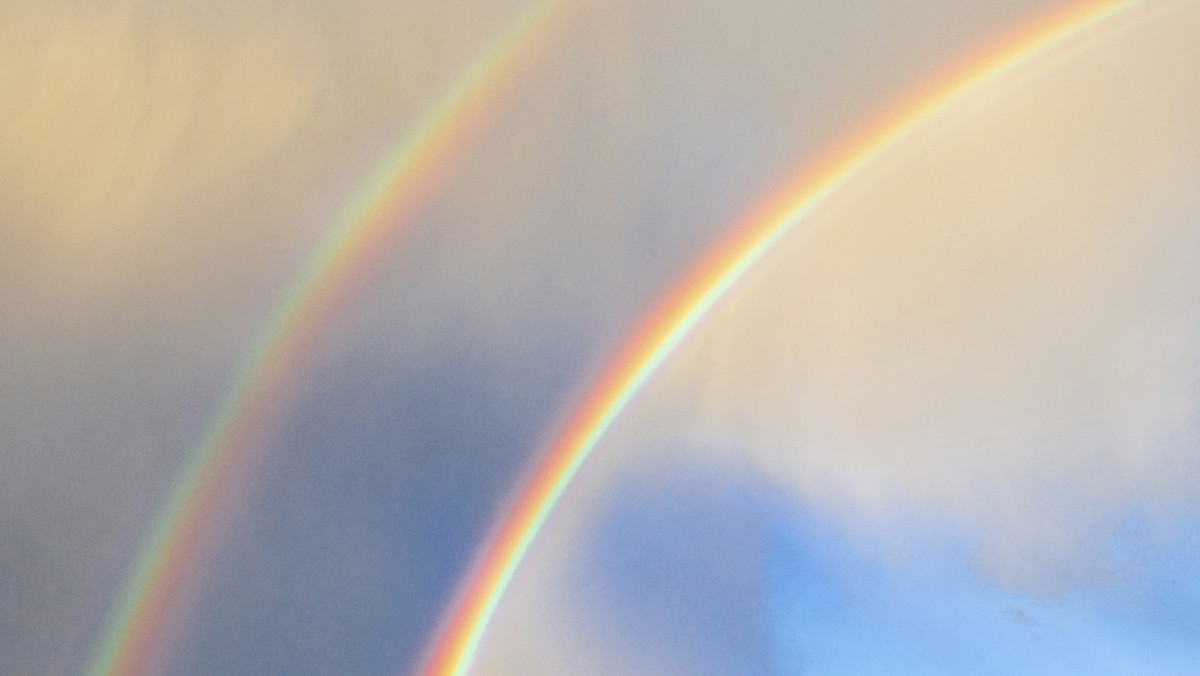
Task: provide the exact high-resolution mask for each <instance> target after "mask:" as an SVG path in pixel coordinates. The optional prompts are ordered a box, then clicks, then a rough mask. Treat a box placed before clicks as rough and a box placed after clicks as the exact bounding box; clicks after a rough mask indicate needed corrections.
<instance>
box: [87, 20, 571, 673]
mask: <svg viewBox="0 0 1200 676" xmlns="http://www.w3.org/2000/svg"><path fill="white" fill-rule="evenodd" d="M563 6H564V3H563V2H562V1H561V0H539V1H538V2H535V3H534V4H532V5H531V6H530V7H529V8H528V9H527V10H526V11H525V12H524V13H523V14H522V15H521V16H520V17H519V18H518V20H516V21H515V22H514V23H513V24H512V25H511V26H510V27H509V29H508V30H507V31H506V32H505V34H504V35H503V36H501V37H500V39H498V40H497V41H496V42H495V43H493V44H492V45H491V46H490V48H489V49H488V50H487V51H486V52H485V53H484V54H483V55H482V56H481V58H479V59H478V60H477V61H476V62H475V63H474V65H473V66H472V67H471V69H470V70H469V71H468V72H467V73H466V74H465V75H464V76H463V77H462V78H461V79H459V80H458V81H457V82H456V83H454V85H453V86H452V87H451V89H450V90H449V91H448V92H447V93H446V94H445V96H444V97H443V98H442V99H441V102H440V104H439V105H437V106H436V107H435V108H433V109H432V110H431V111H429V113H428V114H427V115H426V116H425V117H424V118H423V119H422V120H421V121H420V123H419V124H417V125H416V126H415V127H414V128H413V129H412V130H411V131H410V132H409V133H408V134H407V135H405V136H404V137H403V138H402V139H401V141H400V143H399V144H398V145H397V146H396V147H395V149H394V150H393V151H392V152H391V153H390V155H389V156H388V157H387V158H386V159H385V160H384V161H383V163H382V164H381V165H380V168H379V170H378V171H377V172H376V173H375V174H374V175H373V176H372V177H371V179H370V181H369V182H367V183H366V184H365V185H364V186H363V187H362V189H360V190H359V191H358V192H357V194H356V197H355V198H354V200H353V201H352V202H350V204H349V205H348V206H347V207H346V208H345V209H344V210H343V213H342V216H341V218H340V219H339V220H338V222H337V223H336V225H335V226H334V227H333V228H332V229H331V230H330V231H329V233H328V234H327V236H325V237H324V239H323V240H322V242H321V243H320V245H319V246H318V247H317V249H316V250H315V252H314V253H313V254H312V256H311V257H310V259H309V262H308V264H307V265H306V266H305V268H304V270H303V272H302V274H301V275H300V277H299V279H298V281H297V282H296V283H295V284H294V285H293V287H292V289H291V291H290V292H289V293H288V294H287V296H286V298H285V299H284V301H283V302H282V303H281V304H280V305H279V306H278V309H277V310H276V311H275V313H274V315H273V317H272V318H271V320H270V322H269V323H268V329H267V330H266V332H265V333H264V334H263V336H262V338H261V339H260V340H259V341H258V343H257V344H256V346H255V348H254V349H253V351H252V352H251V354H250V355H249V358H248V359H247V360H246V362H245V366H244V367H243V369H242V371H241V374H240V376H239V377H238V379H237V381H236V382H235V384H234V386H233V387H232V388H231V389H230V390H229V392H228V393H227V394H226V396H225V398H224V400H223V401H222V403H221V405H220V407H219V408H218V409H217V411H216V412H215V415H214V416H213V418H212V419H211V422H210V424H209V426H208V428H207V431H206V432H205V433H204V435H203V437H202V438H201V439H200V441H199V443H198V444H197V445H196V447H195V450H194V451H193V452H192V454H191V456H190V459H189V461H188V463H187V465H186V467H185V468H184V470H183V472H182V473H181V474H180V476H179V477H178V478H177V480H176V481H175V483H174V485H173V488H172V491H171V493H170V497H169V500H168V502H167V504H166V505H165V506H164V507H163V509H162V510H161V512H160V514H159V516H158V518H157V520H156V522H155V523H154V526H153V530H152V532H151V534H150V537H149V538H148V539H147V540H146V541H145V542H144V543H143V546H142V549H141V552H140V554H139V556H138V558H137V560H136V564H135V566H134V567H133V568H132V570H131V574H130V575H129V576H128V577H127V579H126V581H125V583H124V585H123V586H122V588H121V590H120V592H119V595H118V597H117V598H118V602H117V604H116V605H115V606H114V608H113V609H112V610H111V611H110V613H109V616H108V617H107V618H106V620H105V623H104V626H103V628H102V631H101V639H100V641H99V642H98V643H97V645H96V648H95V650H94V653H93V655H92V658H91V661H90V663H89V666H88V668H87V673H89V674H92V675H94V676H102V675H105V674H111V675H118V674H119V675H122V676H126V675H133V674H144V673H149V672H153V671H156V670H158V668H160V667H161V666H162V665H161V664H160V663H159V662H160V661H161V660H162V659H163V658H164V652H165V650H166V645H165V644H168V643H169V642H170V638H171V636H170V634H171V633H172V631H173V630H174V629H175V627H176V626H177V625H178V624H179V622H180V621H181V620H180V616H181V615H182V614H183V606H186V604H187V602H188V601H190V600H191V599H190V597H191V596H192V595H194V594H195V586H196V585H197V578H198V576H199V575H200V570H201V567H202V564H203V561H204V559H205V558H206V555H207V554H209V553H210V552H211V549H212V547H213V545H214V540H215V538H216V536H217V533H219V531H220V530H221V529H220V523H221V516H222V514H224V513H226V512H227V511H228V509H229V507H228V505H229V503H231V502H234V501H235V499H236V495H237V492H236V491H235V490H234V488H235V487H236V486H237V485H238V479H239V477H243V476H245V475H246V474H247V473H248V471H249V470H250V469H252V467H253V466H254V464H255V452H254V449H255V447H256V445H255V444H254V441H255V435H256V434H261V429H260V428H261V427H262V426H263V425H264V423H265V421H267V420H269V419H270V418H271V417H272V416H271V413H272V412H273V409H274V408H277V407H278V403H277V402H278V401H279V400H280V399H281V397H282V394H283V393H284V392H286V391H287V386H288V384H289V382H290V381H291V380H292V379H294V378H295V377H296V372H297V371H298V366H299V365H300V364H302V363H303V362H304V361H305V359H306V358H307V356H308V355H310V354H311V352H312V349H313V347H314V346H315V345H316V344H317V343H318V342H319V340H320V338H321V336H322V335H323V332H322V327H325V326H327V325H328V324H329V318H330V316H331V315H333V314H334V313H335V312H336V311H337V308H338V306H339V302H338V301H339V300H340V299H341V298H343V297H344V296H345V294H346V293H347V292H348V290H349V289H350V288H352V286H353V282H354V281H355V279H356V277H357V276H359V275H361V274H363V271H364V269H366V268H369V267H370V266H369V265H368V263H369V260H370V258H371V256H372V255H378V254H379V253H380V252H382V251H385V250H386V246H385V245H386V244H387V243H388V241H389V240H390V239H391V238H394V237H395V236H396V232H397V231H398V229H400V228H401V226H402V225H403V222H404V216H405V214H406V213H407V212H408V211H409V210H410V209H412V208H413V207H414V206H415V205H416V204H417V203H418V202H419V200H420V199H421V198H422V197H423V196H424V195H426V194H428V192H429V191H430V190H432V189H433V188H434V184H435V182H436V180H437V179H438V178H439V177H440V176H441V174H442V173H443V171H444V170H445V168H446V165H447V164H448V163H449V162H450V160H451V159H452V157H453V155H454V152H453V151H454V150H455V149H456V147H457V146H458V145H459V144H461V143H462V142H463V140H464V136H466V135H467V132H468V131H469V130H470V128H471V126H472V125H473V124H475V123H478V122H480V121H482V119H483V118H485V117H486V115H485V113H486V112H487V110H488V104H489V103H491V102H493V101H495V100H496V99H497V98H498V95H499V94H500V93H501V91H502V90H503V88H504V87H505V85H506V84H507V83H509V82H510V81H511V79H512V76H513V75H514V74H515V72H517V70H518V66H519V64H521V63H522V62H523V58H522V57H524V56H526V55H527V54H528V53H529V52H530V51H531V47H532V46H533V45H534V44H536V43H537V41H538V39H539V38H541V37H544V36H545V35H546V34H547V29H548V27H549V26H550V25H552V23H553V21H552V19H553V18H554V17H555V16H557V15H558V14H559V12H557V10H559V9H560V8H561V7H563Z"/></svg>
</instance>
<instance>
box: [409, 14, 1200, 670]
mask: <svg viewBox="0 0 1200 676" xmlns="http://www.w3.org/2000/svg"><path fill="white" fill-rule="evenodd" d="M1190 1H1192V0H1174V1H1173V2H1164V3H1161V4H1159V5H1156V6H1155V9H1154V10H1153V12H1152V13H1153V14H1155V15H1157V14H1160V13H1161V12H1164V11H1166V10H1167V9H1169V8H1173V7H1178V6H1182V5H1184V4H1186V3H1187V2H1190ZM1141 4H1143V3H1142V2H1141V1H1140V0H1117V1H1114V0H1107V1H1104V2H1099V3H1097V2H1094V1H1093V2H1091V3H1088V4H1085V5H1082V6H1078V7H1072V8H1069V9H1067V10H1065V11H1062V12H1059V13H1057V14H1054V15H1051V16H1046V17H1044V18H1042V19H1040V20H1038V21H1036V22H1034V23H1033V24H1032V25H1031V26H1029V27H1027V28H1026V29H1024V30H1023V31H1020V32H1019V33H1018V34H1016V35H1015V36H1013V37H1011V38H1009V39H1008V40H1005V41H1003V42H1001V43H999V44H997V45H995V46H993V47H992V48H991V49H988V50H986V51H984V52H982V53H981V54H979V55H978V56H976V57H975V58H973V59H970V60H968V61H967V62H966V63H965V64H964V65H963V66H961V67H960V68H958V69H956V70H954V71H952V72H951V73H949V74H947V75H946V76H944V77H943V78H941V79H939V80H937V81H935V82H934V83H933V84H932V86H930V87H928V88H926V89H924V90H921V91H918V92H917V93H916V94H915V95H914V96H913V97H911V99H909V101H908V102H907V103H905V104H903V105H901V106H898V107H897V108H895V109H894V110H892V111H891V112H890V114H888V115H885V116H883V117H882V118H881V120H882V121H881V123H879V124H878V125H876V126H874V127H872V128H870V129H868V130H866V132H865V133H863V134H861V135H860V136H858V137H857V138H856V139H854V140H852V142H851V143H849V144H847V145H845V146H844V147H841V148H837V149H835V152H832V153H830V155H829V158H830V159H828V160H826V161H823V162H819V163H818V164H817V165H816V166H817V169H816V170H815V171H806V172H803V173H801V174H800V175H799V176H798V177H797V178H795V179H794V180H793V181H791V182H789V183H788V184H787V185H785V186H784V187H783V189H782V190H780V191H778V193H777V194H776V196H775V197H774V198H773V199H771V200H769V201H768V202H767V203H766V204H765V205H764V206H763V207H762V208H760V209H758V210H757V211H755V212H753V213H752V214H750V216H749V217H748V218H746V219H745V220H744V221H742V222H741V223H739V224H737V225H736V226H735V227H734V228H733V230H732V232H733V235H732V236H731V237H729V238H728V239H727V240H726V241H724V242H723V243H722V244H721V245H719V246H718V247H716V248H715V249H714V250H713V252H712V253H711V254H710V255H709V256H708V257H706V258H705V259H704V260H703V261H701V263H700V264H699V265H698V266H697V267H696V268H695V270H694V271H693V272H692V273H691V274H690V275H689V276H688V277H687V278H686V279H685V280H683V282H682V283H681V284H680V285H678V286H677V287H676V291H675V292H674V293H673V294H672V295H670V296H669V297H668V298H666V299H665V301H664V302H663V303H661V304H660V306H659V308H658V310H657V311H655V312H653V313H652V314H651V315H650V316H649V318H648V319H647V320H646V321H645V322H644V323H643V324H642V326H641V328H640V330H638V331H637V332H636V333H635V334H634V335H633V337H632V338H631V339H630V340H629V341H628V343H627V346H626V348H625V349H624V350H623V351H622V352H621V353H620V354H619V355H618V356H617V358H616V359H615V360H614V361H613V362H612V365H611V367H610V368H609V370H608V371H607V373H606V374H605V375H603V376H602V377H601V379H600V381H599V382H598V383H596V384H595V386H594V387H593V388H592V389H591V391H590V394H589V395H588V396H587V397H586V399H585V400H584V403H583V404H582V406H581V407H580V408H579V409H578V410H577V411H575V413H574V415H573V417H571V418H570V419H569V420H568V422H567V424H566V425H565V428H564V429H563V430H562V431H561V432H560V433H559V435H558V437H557V439H556V441H555V442H554V443H553V444H552V445H551V446H550V447H549V451H548V452H547V454H546V455H545V458H544V460H542V462H541V464H540V465H539V466H537V467H535V468H534V473H533V474H532V476H531V477H530V478H529V480H528V482H527V484H526V485H525V487H524V490H523V491H522V492H521V493H519V494H518V495H517V497H516V501H515V503H514V504H513V506H512V508H511V509H510V511H509V512H508V514H507V515H506V517H505V518H504V519H503V520H502V521H500V522H499V526H498V528H497V530H496V531H495V532H494V534H493V536H492V537H491V539H490V540H489V542H488V544H487V545H486V546H485V547H484V548H483V550H482V551H481V554H480V556H479V558H478V560H477V562H476V564H475V566H474V568H473V570H472V573H471V574H470V575H469V576H468V577H467V578H466V580H465V584H464V586H463V587H462V589H461V590H460V592H459V596H458V597H457V600H456V602H455V604H454V606H453V607H452V608H451V611H450V614H449V615H448V616H447V618H446V620H445V622H444V625H443V627H442V629H441V631H440V633H439V635H438V638H437V641H436V642H435V643H433V644H432V645H431V646H430V650H429V652H428V657H427V660H426V663H425V670H424V673H425V674H426V675H427V676H462V675H463V674H465V673H466V672H467V670H468V669H469V668H470V667H471V664H472V662H473V660H474V658H475V654H476V652H477V650H478V648H479V644H480V641H481V640H482V638H483V635H484V632H485V631H486V630H487V627H488V623H489V622H490V620H491V619H492V616H493V615H494V613H495V612H496V608H497V606H498V604H499V603H500V600H501V598H502V597H503V596H504V593H505V590H506V589H507V588H508V586H509V583H510V582H511V581H512V579H513V576H514V575H515V574H516V572H517V569H518V568H519V567H520V565H521V562H522V561H523V560H524V559H525V555H526V553H527V552H528V550H529V547H530V546H531V544H532V543H533V541H534V539H535V538H536V537H537V535H538V533H539V532H540V531H541V529H542V526H543V525H544V524H545V522H546V520H547V518H549V516H550V514H551V512H553V511H554V508H555V505H556V504H557V503H558V501H559V499H560V498H561V497H562V495H563V492H564V491H565V490H566V489H567V487H568V486H569V485H570V484H571V482H572V480H573V479H574V477H575V476H576V474H578V472H579V470H580V468H581V467H582V466H583V464H584V463H585V462H586V461H587V459H588V456H589V455H590V454H591V453H592V451H593V450H594V449H595V448H596V445H597V444H598V443H599V441H600V440H601V438H602V437H604V435H605V433H606V432H607V431H608V429H609V428H610V427H611V426H612V425H613V423H614V422H615V421H616V420H617V419H618V418H619V417H620V416H621V413H622V412H623V411H624V410H625V408H626V407H627V406H629V404H630V402H631V401H632V400H633V399H634V398H635V397H636V396H637V394H638V393H639V392H640V391H641V390H642V389H643V388H644V387H645V386H646V383H647V382H648V381H649V380H650V379H651V378H652V377H653V376H654V374H655V373H656V372H657V371H658V369H659V368H660V367H661V366H662V364H663V362H665V361H666V360H667V359H668V358H670V356H671V355H672V354H673V353H674V352H675V351H676V350H677V349H678V348H679V346H680V345H681V344H682V343H683V341H684V340H685V339H686V338H687V336H688V335H689V334H691V332H692V331H693V330H695V328H696V326H697V325H698V324H699V323H700V322H701V321H702V320H703V319H704V318H705V317H706V316H707V315H709V314H710V313H711V312H712V310H713V308H714V307H715V306H716V305H717V304H718V303H719V302H720V301H721V300H722V299H723V298H725V297H726V296H727V295H728V294H729V292H730V290H731V289H732V288H733V287H734V286H735V285H737V283H738V282H739V281H740V280H742V279H743V278H744V277H745V276H746V275H747V274H748V273H749V272H750V271H751V270H752V269H753V268H754V267H755V266H756V265H757V264H758V263H760V262H761V261H762V260H763V259H764V258H766V257H767V256H768V254H770V253H771V251H772V250H773V249H774V248H775V246H776V245H777V244H778V243H779V242H780V241H781V240H782V239H784V238H785V237H786V236H787V235H788V234H789V233H791V232H793V231H795V230H796V228H797V227H798V226H799V225H800V224H801V223H803V222H804V221H805V219H806V218H807V217H808V216H809V215H810V214H812V213H813V211H814V210H816V209H817V208H819V207H820V206H821V205H822V204H823V203H824V202H825V201H826V200H828V199H829V198H830V197H831V196H832V195H833V194H835V193H836V192H837V191H838V190H839V189H840V188H841V187H842V186H844V185H846V184H847V183H848V182H850V181H851V180H852V179H853V178H854V177H855V176H856V175H858V174H860V173H861V172H862V171H863V170H864V169H865V168H867V167H868V166H870V165H871V164H872V163H873V162H875V161H876V160H877V158H879V157H880V156H881V155H883V154H885V153H887V152H888V151H889V150H891V149H892V148H894V147H896V146H897V145H899V144H900V143H902V142H903V141H904V140H905V139H906V138H910V137H911V136H912V135H913V132H915V131H917V130H918V129H919V128H921V127H923V126H925V125H928V124H930V123H932V122H933V121H935V120H936V119H937V118H939V117H940V116H941V115H942V114H943V113H945V112H946V111H947V109H948V108H950V107H951V106H952V105H953V104H954V103H955V102H957V101H960V100H962V99H963V98H964V97H965V96H967V95H968V94H971V93H974V92H978V91H979V90H980V89H981V88H983V87H984V86H985V85H987V84H989V83H993V82H995V81H996V80H997V79H998V78H1000V77H1001V76H1002V75H1005V74H1008V73H1012V72H1013V71H1015V70H1016V69H1017V68H1019V67H1026V66H1030V65H1033V64H1034V63H1035V62H1037V61H1040V60H1041V61H1045V64H1044V65H1046V64H1049V63H1052V62H1053V60H1052V59H1053V58H1061V57H1063V56H1065V55H1066V54H1065V53H1063V52H1062V51H1061V50H1060V49H1059V48H1060V47H1061V46H1063V43H1065V42H1067V41H1069V40H1071V39H1072V38H1077V37H1080V36H1082V35H1084V34H1085V33H1088V34H1094V35H1095V36H1096V37H1101V36H1102V35H1103V34H1104V31H1116V30H1118V29H1127V28H1128V27H1129V26H1130V25H1132V22H1131V21H1129V20H1128V19H1130V18H1131V16H1132V15H1133V14H1134V12H1133V10H1134V8H1135V7H1137V6H1139V5H1141ZM1150 13H1151V12H1150V11H1149V10H1148V11H1147V15H1149V14H1150ZM1118 18H1121V19H1126V20H1125V21H1122V22H1121V23H1120V25H1119V26H1118V25H1117V19H1118Z"/></svg>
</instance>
